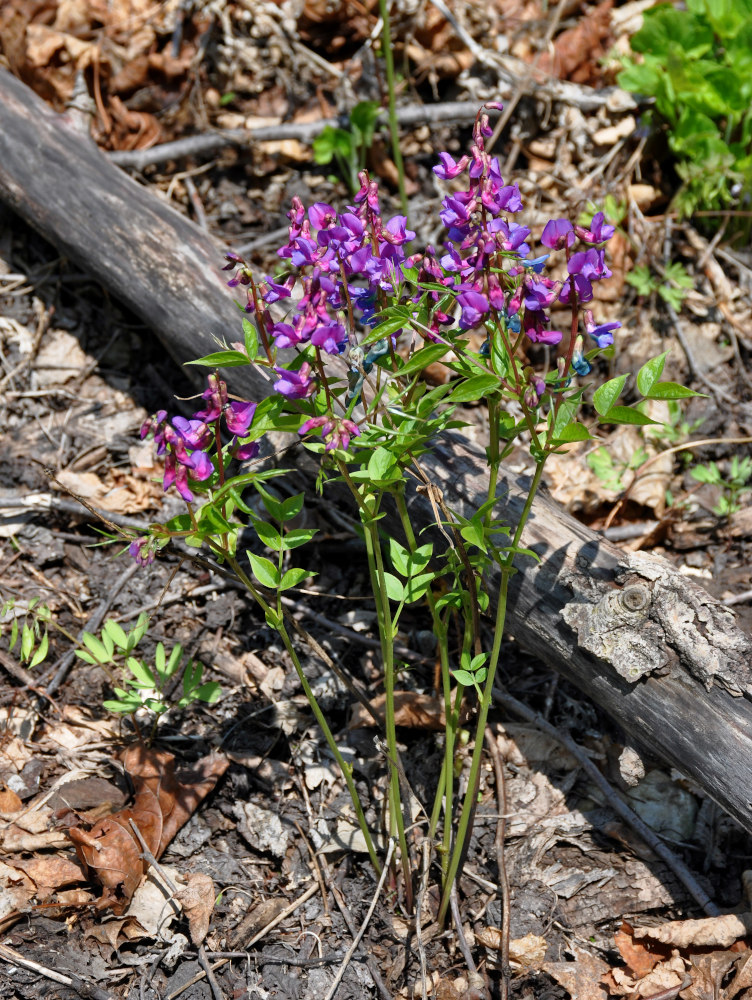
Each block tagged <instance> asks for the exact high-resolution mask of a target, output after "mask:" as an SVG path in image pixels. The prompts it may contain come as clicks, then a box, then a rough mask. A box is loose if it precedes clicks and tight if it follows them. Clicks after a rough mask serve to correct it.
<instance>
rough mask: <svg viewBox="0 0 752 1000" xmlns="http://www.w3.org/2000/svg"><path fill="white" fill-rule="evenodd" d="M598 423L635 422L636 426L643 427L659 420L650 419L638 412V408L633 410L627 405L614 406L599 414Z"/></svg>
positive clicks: (658, 422) (657, 422)
mask: <svg viewBox="0 0 752 1000" xmlns="http://www.w3.org/2000/svg"><path fill="white" fill-rule="evenodd" d="M600 423H602V424H635V425H636V426H639V427H644V426H646V425H647V424H660V420H651V419H650V417H647V416H645V414H644V413H640V411H639V410H633V409H632V408H631V407H629V406H614V407H613V409H611V410H609V411H608V412H607V413H604V414H602V415H601V418H600Z"/></svg>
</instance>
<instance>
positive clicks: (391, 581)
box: [384, 573, 405, 604]
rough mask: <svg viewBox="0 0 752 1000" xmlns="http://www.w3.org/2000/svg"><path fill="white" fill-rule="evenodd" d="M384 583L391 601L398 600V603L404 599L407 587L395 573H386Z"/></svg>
mask: <svg viewBox="0 0 752 1000" xmlns="http://www.w3.org/2000/svg"><path fill="white" fill-rule="evenodd" d="M384 584H385V586H386V594H387V597H388V598H389V600H390V601H396V602H397V603H398V604H399V603H401V602H402V601H404V599H405V588H404V586H403V584H402V581H401V580H400V579H399V578H398V577H396V576H395V575H394V574H393V573H384Z"/></svg>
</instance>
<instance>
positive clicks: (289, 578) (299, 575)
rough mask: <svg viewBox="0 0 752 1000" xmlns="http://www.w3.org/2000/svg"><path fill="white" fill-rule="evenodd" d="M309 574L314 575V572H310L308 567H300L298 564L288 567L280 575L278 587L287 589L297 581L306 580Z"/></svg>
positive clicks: (296, 584)
mask: <svg viewBox="0 0 752 1000" xmlns="http://www.w3.org/2000/svg"><path fill="white" fill-rule="evenodd" d="M311 576H316V574H315V573H312V572H311V571H310V570H309V569H302V568H301V567H300V566H296V567H293V568H292V569H288V570H287V572H286V573H285V574H284V576H283V577H282V582H281V583H280V585H279V589H280V590H289V589H290V588H291V587H297V586H298V584H299V583H302V582H303V580H307V579H308V578H309V577H311Z"/></svg>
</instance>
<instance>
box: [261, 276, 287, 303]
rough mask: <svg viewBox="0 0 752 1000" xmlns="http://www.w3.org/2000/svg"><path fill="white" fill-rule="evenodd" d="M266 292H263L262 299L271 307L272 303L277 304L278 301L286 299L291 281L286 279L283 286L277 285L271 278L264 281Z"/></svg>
mask: <svg viewBox="0 0 752 1000" xmlns="http://www.w3.org/2000/svg"><path fill="white" fill-rule="evenodd" d="M266 284H267V286H268V291H266V292H264V294H263V296H262V298H263V299H264V302H267V303H269V304H270V305H271V303H272V302H279V300H280V299H288V298H289V297H290V293H291V287H292V281H291V280H290V279H289V278H288V279H287V281H286V282H285V283H284V285H279V284H277V282H276V281H272V279H271V278H267V279H266Z"/></svg>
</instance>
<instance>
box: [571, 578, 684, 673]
mask: <svg viewBox="0 0 752 1000" xmlns="http://www.w3.org/2000/svg"><path fill="white" fill-rule="evenodd" d="M651 605H652V589H651V587H650V585H649V584H648V583H647V582H645V583H643V582H638V583H630V584H629V585H628V586H626V587H624V588H623V589H618V590H612V591H609V593H607V594H606V595H605V596H604V597H602V598H601V599H600V600H599V601H598V602H597V604H584V603H574V602H572V603H570V604H566V605H565V606H564V608H563V609H562V617H563V618H564V621H565V622H566V623H567V624H568V625H570V626H571V627H572V628H573V629H574V631H575V632H576V633H577V639H578V642H579V645H580V646H581V647H582V648H583V649H586V650H587V651H588V652H589V653H592V654H593V655H594V656H597V657H598V658H599V659H601V660H605V661H606V663H609V664H610V665H611V666H612V667H613V668H614V670H616V672H617V673H618V674H620V675H621V676H622V677H623V678H624V679H625V680H626V681H629V682H630V683H631V684H633V683H635V682H636V681H638V680H639V679H640V678H641V677H644V676H645V675H646V674H649V673H651V672H652V671H654V670H658V669H660V668H662V667H664V666H666V664H667V662H668V657H667V656H666V654H665V652H664V650H663V648H662V642H661V638H662V637H661V635H660V630H659V629H658V627H657V626H656V625H655V623H654V622H652V621H650V618H649V614H650V608H651Z"/></svg>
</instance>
